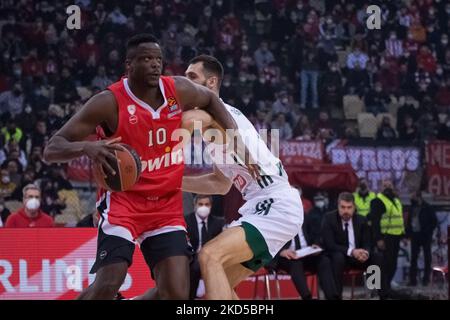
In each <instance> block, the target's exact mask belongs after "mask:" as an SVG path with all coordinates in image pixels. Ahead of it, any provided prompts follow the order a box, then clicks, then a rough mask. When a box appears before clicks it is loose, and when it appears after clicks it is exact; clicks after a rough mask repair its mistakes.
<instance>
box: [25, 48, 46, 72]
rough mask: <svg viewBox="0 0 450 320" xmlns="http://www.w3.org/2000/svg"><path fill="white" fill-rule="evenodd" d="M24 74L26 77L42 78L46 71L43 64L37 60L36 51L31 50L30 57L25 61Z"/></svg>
mask: <svg viewBox="0 0 450 320" xmlns="http://www.w3.org/2000/svg"><path fill="white" fill-rule="evenodd" d="M22 72H23V75H24V76H30V77H36V76H42V74H43V72H44V70H43V66H42V62H41V61H40V60H39V59H38V58H37V51H36V49H33V50H31V52H30V55H29V56H28V57H27V58H26V59H25V60H24V61H23V63H22Z"/></svg>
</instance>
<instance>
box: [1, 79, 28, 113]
mask: <svg viewBox="0 0 450 320" xmlns="http://www.w3.org/2000/svg"><path fill="white" fill-rule="evenodd" d="M24 101H25V94H24V93H23V89H22V85H21V84H20V83H19V82H17V83H16V84H14V87H13V88H12V90H8V91H5V92H2V93H0V114H5V113H7V114H9V115H10V116H12V117H14V116H16V115H18V114H20V113H22V110H23V107H24Z"/></svg>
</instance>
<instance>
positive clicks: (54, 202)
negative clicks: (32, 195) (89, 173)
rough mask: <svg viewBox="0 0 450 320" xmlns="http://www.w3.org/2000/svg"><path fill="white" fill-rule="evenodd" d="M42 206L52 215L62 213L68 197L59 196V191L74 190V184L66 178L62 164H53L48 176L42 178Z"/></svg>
mask: <svg viewBox="0 0 450 320" xmlns="http://www.w3.org/2000/svg"><path fill="white" fill-rule="evenodd" d="M41 189H42V199H43V203H42V208H43V209H44V210H45V211H46V212H48V213H49V214H50V215H51V216H55V215H58V214H61V213H62V210H64V209H65V208H66V199H61V198H59V195H58V192H59V191H61V190H72V189H73V187H72V184H71V183H70V182H69V181H68V180H67V179H66V178H65V173H64V168H63V167H62V166H56V165H54V166H52V167H51V168H50V172H49V174H48V177H45V178H43V179H42V180H41Z"/></svg>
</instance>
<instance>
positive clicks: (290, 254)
mask: <svg viewBox="0 0 450 320" xmlns="http://www.w3.org/2000/svg"><path fill="white" fill-rule="evenodd" d="M314 221H315V220H314V217H311V216H310V215H309V214H306V215H305V221H304V222H303V225H302V229H301V230H300V232H299V233H298V234H297V235H296V236H295V238H294V239H293V240H291V241H289V242H288V243H287V244H286V245H285V246H284V247H283V248H282V249H281V250H280V252H279V253H278V255H277V256H276V257H275V258H274V260H273V261H272V262H271V264H270V266H271V267H273V268H275V269H281V270H284V271H286V272H287V273H288V274H289V275H290V276H291V279H292V282H293V283H294V285H295V288H296V289H297V292H298V293H299V294H300V296H301V297H302V299H303V300H310V299H312V296H311V291H310V290H309V288H308V285H307V282H306V275H305V272H312V273H317V274H318V278H319V283H320V286H321V288H322V290H323V292H324V294H325V298H326V299H329V300H334V299H337V298H338V295H337V290H336V286H335V283H334V278H333V271H332V269H331V262H330V259H329V258H328V257H327V256H326V255H323V254H322V253H318V254H316V255H309V256H305V257H302V258H298V257H297V255H296V252H295V251H296V250H299V249H302V248H305V247H308V246H312V247H316V248H317V247H319V243H320V237H316V238H314V235H315V233H313V232H311V230H312V228H311V225H312V224H314Z"/></svg>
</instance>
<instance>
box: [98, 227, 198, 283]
mask: <svg viewBox="0 0 450 320" xmlns="http://www.w3.org/2000/svg"><path fill="white" fill-rule="evenodd" d="M134 248H135V244H134V243H133V242H130V241H128V240H126V239H124V238H121V237H118V236H112V235H108V234H106V233H104V232H103V230H102V229H101V228H100V229H99V230H98V243H97V256H96V259H95V263H94V265H93V266H92V268H91V271H90V273H96V272H97V271H98V270H99V269H100V268H101V267H104V266H106V265H108V264H112V263H117V262H123V261H125V262H127V263H128V267H130V266H131V264H132V263H133V254H134ZM141 251H142V254H143V256H144V259H145V262H146V263H147V265H148V266H149V267H150V271H151V273H152V277H153V278H154V276H153V269H154V268H155V266H156V265H157V264H158V263H159V262H161V261H162V260H164V259H166V258H169V257H173V256H187V257H188V258H189V259H191V258H192V256H193V254H194V251H193V249H192V247H191V246H190V244H189V242H188V240H187V235H186V232H185V231H181V230H180V231H172V232H167V233H162V234H158V235H156V236H152V237H148V238H147V239H145V240H144V241H143V242H142V244H141Z"/></svg>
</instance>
